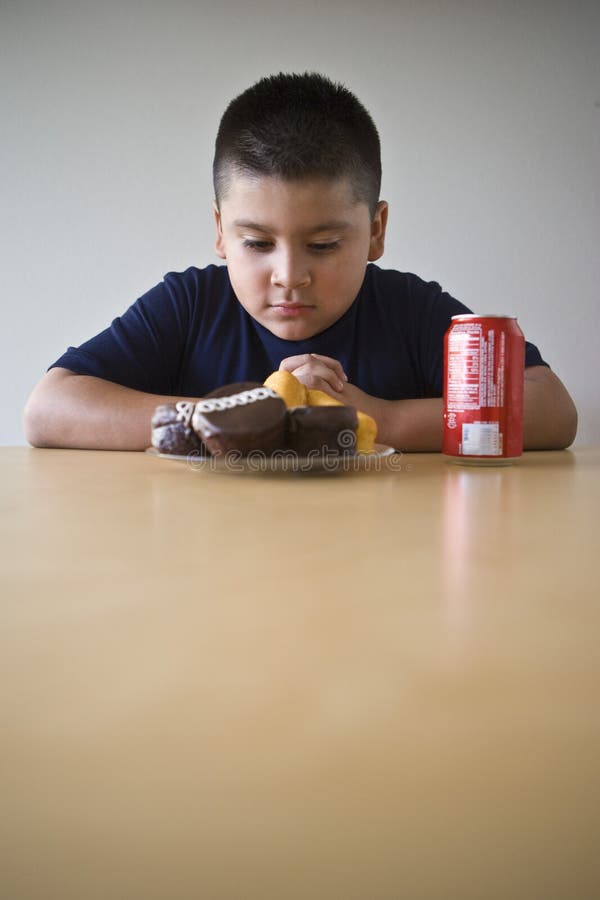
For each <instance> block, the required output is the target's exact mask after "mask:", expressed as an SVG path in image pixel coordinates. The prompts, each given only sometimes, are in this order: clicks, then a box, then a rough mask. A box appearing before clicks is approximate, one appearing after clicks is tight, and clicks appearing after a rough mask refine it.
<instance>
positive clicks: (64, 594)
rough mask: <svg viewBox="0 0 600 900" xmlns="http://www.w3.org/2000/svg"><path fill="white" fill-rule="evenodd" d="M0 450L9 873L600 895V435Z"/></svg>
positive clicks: (227, 891)
mask: <svg viewBox="0 0 600 900" xmlns="http://www.w3.org/2000/svg"><path fill="white" fill-rule="evenodd" d="M0 460H1V462H2V480H1V481H2V489H1V502H2V509H3V516H2V525H1V528H2V540H1V547H2V596H3V599H2V603H1V604H0V608H1V610H2V620H1V628H0V641H1V645H0V660H1V666H2V678H1V679H0V704H1V709H0V713H1V723H2V739H1V744H0V797H1V798H2V801H1V803H2V815H1V817H0V819H1V821H2V825H1V828H2V841H1V842H0V872H1V873H2V874H1V875H0V895H1V896H2V897H7V898H10V900H21V898H26V900H38V898H40V900H41V898H43V900H51V898H60V900H71V898H73V900H75V898H77V900H95V898H98V900H100V898H101V900H112V898H124V900H133V898H138V897H139V898H144V900H155V898H156V900H159V898H161V900H162V898H165V900H180V898H202V900H204V898H206V900H221V898H240V900H249V898H260V900H267V898H269V900H270V898H280V900H288V898H291V900H295V898H311V900H312V898H318V900H320V898H327V900H329V898H336V900H337V898H343V900H353V898H357V900H379V898H381V900H383V898H385V900H387V898H390V900H397V898H409V900H419V898H427V900H436V898H440V900H441V898H444V900H446V898H455V897H456V898H460V900H469V898H477V900H492V898H503V900H504V898H511V900H515V898H527V900H532V898H544V900H549V898H565V900H567V898H568V900H583V898H586V900H587V898H588V897H589V898H592V897H594V898H596V897H598V896H600V862H599V853H598V846H599V843H598V842H599V838H600V827H599V826H600V804H599V799H600V764H599V760H600V716H599V714H598V707H599V703H598V687H599V685H600V653H599V641H598V627H599V625H600V605H599V600H600V579H599V576H598V567H597V563H598V560H599V559H600V539H599V534H598V532H599V529H598V524H599V510H600V477H599V476H600V450H598V449H596V448H590V449H585V448H584V449H577V450H575V451H564V452H556V453H554V452H552V453H527V454H525V455H524V457H523V458H522V459H521V460H520V461H519V462H518V463H517V464H515V465H513V466H510V467H497V468H496V467H493V468H467V467H461V466H455V465H451V464H449V463H448V462H447V461H446V460H445V459H444V458H443V457H441V456H439V455H437V454H412V455H405V456H398V457H394V458H393V460H388V461H387V462H386V464H385V465H383V464H382V466H381V471H375V470H372V471H368V472H345V473H339V474H337V475H331V476H323V475H322V476H315V475H312V476H311V475H309V476H307V475H293V474H290V473H288V474H283V475H282V474H279V475H276V474H272V473H253V474H250V473H244V474H241V473H223V472H215V471H209V470H207V469H204V468H200V467H196V468H194V467H193V466H190V465H189V464H187V463H185V462H176V461H173V460H163V459H158V458H152V457H151V456H149V455H147V454H139V453H117V452H95V451H72V450H36V449H32V448H25V447H20V448H2V449H1V450H0Z"/></svg>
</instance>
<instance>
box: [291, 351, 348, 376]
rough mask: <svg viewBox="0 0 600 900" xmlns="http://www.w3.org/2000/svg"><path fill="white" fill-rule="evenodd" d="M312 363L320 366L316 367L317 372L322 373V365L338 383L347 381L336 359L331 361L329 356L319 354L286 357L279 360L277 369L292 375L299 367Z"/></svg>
mask: <svg viewBox="0 0 600 900" xmlns="http://www.w3.org/2000/svg"><path fill="white" fill-rule="evenodd" d="M314 363H317V364H320V365H318V370H319V371H322V369H321V366H322V365H324V366H326V367H327V368H329V369H331V370H332V371H333V372H334V373H335V374H336V375H337V377H338V378H339V379H340V381H348V377H347V375H346V373H345V372H344V369H343V367H342V364H341V363H340V362H339V361H338V360H337V359H333V358H332V357H331V356H322V355H321V354H320V353H301V354H300V355H299V356H288V357H287V358H286V359H282V360H281V362H280V363H279V368H280V369H285V370H286V371H288V372H292V373H294V371H295V370H296V369H299V368H300V367H301V366H310V365H311V364H314Z"/></svg>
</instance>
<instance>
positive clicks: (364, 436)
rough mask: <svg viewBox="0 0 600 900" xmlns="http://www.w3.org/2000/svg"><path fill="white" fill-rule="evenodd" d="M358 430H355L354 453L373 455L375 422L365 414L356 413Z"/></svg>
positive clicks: (375, 435)
mask: <svg viewBox="0 0 600 900" xmlns="http://www.w3.org/2000/svg"><path fill="white" fill-rule="evenodd" d="M356 415H357V416H358V428H357V429H356V452H357V453H373V451H374V449H375V438H376V437H377V422H376V421H375V419H372V418H371V416H368V415H367V414H366V413H363V412H359V411H358V410H357V411H356Z"/></svg>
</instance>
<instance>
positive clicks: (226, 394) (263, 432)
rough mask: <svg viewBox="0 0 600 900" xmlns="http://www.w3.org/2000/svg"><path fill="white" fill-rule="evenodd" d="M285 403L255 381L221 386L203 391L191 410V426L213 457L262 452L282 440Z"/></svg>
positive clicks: (283, 436) (278, 445) (267, 450)
mask: <svg viewBox="0 0 600 900" xmlns="http://www.w3.org/2000/svg"><path fill="white" fill-rule="evenodd" d="M285 421H286V407H285V403H284V402H283V400H282V399H281V397H279V396H278V395H277V394H276V393H275V392H274V391H272V390H271V389H270V388H266V387H264V385H262V384H259V383H258V382H238V383H236V384H230V385H225V386H224V387H221V388H218V389H217V390H216V391H212V393H210V394H207V395H206V397H205V398H204V399H203V400H200V401H199V402H198V403H197V404H196V407H195V409H194V413H193V416H192V426H193V428H194V430H195V431H196V432H197V434H198V435H199V436H200V437H201V438H202V440H203V441H204V442H205V444H206V446H207V447H208V448H209V450H210V452H211V453H212V454H213V455H214V456H220V455H222V454H224V453H227V452H230V451H238V452H239V453H241V454H242V455H243V456H246V455H247V454H248V453H251V452H254V451H260V452H262V453H265V454H267V455H268V454H270V453H273V452H274V451H275V450H279V449H282V448H283V446H284V442H285Z"/></svg>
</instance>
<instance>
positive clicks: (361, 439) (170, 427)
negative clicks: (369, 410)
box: [152, 370, 377, 457]
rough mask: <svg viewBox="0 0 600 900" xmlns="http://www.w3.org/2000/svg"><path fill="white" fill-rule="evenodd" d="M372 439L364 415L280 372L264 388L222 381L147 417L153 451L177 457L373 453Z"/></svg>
mask: <svg viewBox="0 0 600 900" xmlns="http://www.w3.org/2000/svg"><path fill="white" fill-rule="evenodd" d="M376 435H377V424H376V422H375V420H374V419H372V418H371V417H370V416H368V415H366V413H362V412H359V411H357V410H356V409H355V408H354V407H353V406H349V405H346V404H344V403H341V402H340V401H339V400H336V399H334V398H333V397H330V396H329V394H326V393H325V392H324V391H317V390H312V389H307V388H306V387H305V386H304V385H303V384H302V383H301V382H300V381H299V380H298V379H297V378H296V377H295V376H294V375H292V374H291V373H290V372H287V371H284V370H279V371H277V372H273V373H272V374H271V375H269V377H268V378H267V380H266V382H265V383H264V384H259V383H258V382H254V381H243V382H237V383H235V384H226V385H224V386H223V387H220V388H218V389H217V390H215V391H212V392H211V393H210V394H207V395H206V396H205V397H204V398H203V399H202V400H199V401H197V402H196V401H194V400H180V401H178V402H177V403H175V404H163V405H161V406H158V407H157V408H156V410H155V412H154V416H153V417H152V446H153V447H155V448H156V449H157V450H159V451H160V452H161V453H166V454H175V455H180V456H184V455H188V454H190V453H196V454H201V455H203V456H210V455H212V456H222V455H224V454H227V453H229V452H236V453H238V454H239V455H241V456H247V455H248V454H250V453H255V452H260V453H262V454H264V455H265V456H270V455H272V454H273V453H274V452H275V451H277V450H284V451H291V452H292V453H295V454H296V455H297V456H299V457H314V456H315V455H317V456H328V457H330V456H344V455H352V454H354V453H357V452H358V453H372V452H373V450H374V448H375V437H376Z"/></svg>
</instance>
